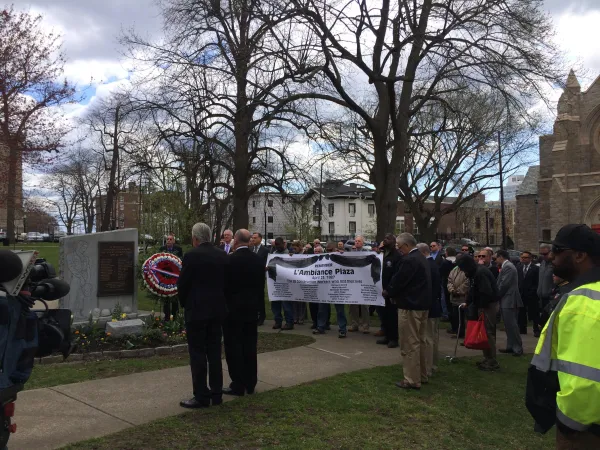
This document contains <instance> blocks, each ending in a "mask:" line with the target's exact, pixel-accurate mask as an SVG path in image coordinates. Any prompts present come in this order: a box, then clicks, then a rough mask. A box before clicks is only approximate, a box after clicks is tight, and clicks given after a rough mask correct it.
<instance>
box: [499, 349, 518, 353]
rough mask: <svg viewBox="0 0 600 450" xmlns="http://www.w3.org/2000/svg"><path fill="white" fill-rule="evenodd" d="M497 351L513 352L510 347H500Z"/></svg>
mask: <svg viewBox="0 0 600 450" xmlns="http://www.w3.org/2000/svg"><path fill="white" fill-rule="evenodd" d="M498 351H499V352H500V353H514V352H513V349H512V348H501V349H499V350H498Z"/></svg>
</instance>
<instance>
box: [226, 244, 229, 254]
mask: <svg viewBox="0 0 600 450" xmlns="http://www.w3.org/2000/svg"><path fill="white" fill-rule="evenodd" d="M225 253H229V244H225Z"/></svg>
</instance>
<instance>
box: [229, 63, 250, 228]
mask: <svg viewBox="0 0 600 450" xmlns="http://www.w3.org/2000/svg"><path fill="white" fill-rule="evenodd" d="M238 68H240V69H242V70H240V71H239V72H240V76H238V78H237V99H236V100H237V104H236V107H237V110H236V112H235V124H234V128H235V130H234V132H235V156H234V173H233V217H232V219H233V231H234V232H235V230H239V229H240V228H248V222H249V218H248V199H249V198H250V194H249V193H248V181H249V171H250V167H249V161H248V158H249V154H248V144H249V138H250V129H251V125H250V122H251V120H252V110H251V109H250V108H249V106H248V98H247V96H246V84H247V80H246V74H247V70H245V69H244V68H245V63H241V64H238Z"/></svg>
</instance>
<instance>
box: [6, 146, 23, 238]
mask: <svg viewBox="0 0 600 450" xmlns="http://www.w3.org/2000/svg"><path fill="white" fill-rule="evenodd" d="M9 136H10V135H9ZM18 161H19V149H18V146H17V143H16V142H15V140H13V139H11V138H10V137H9V138H8V180H7V181H8V186H7V190H6V239H5V240H4V245H5V246H9V245H10V243H11V242H12V240H13V239H14V238H15V210H16V202H15V200H16V199H15V196H16V193H17V178H18V177H17V171H18V170H19V167H18ZM21 183H22V181H21Z"/></svg>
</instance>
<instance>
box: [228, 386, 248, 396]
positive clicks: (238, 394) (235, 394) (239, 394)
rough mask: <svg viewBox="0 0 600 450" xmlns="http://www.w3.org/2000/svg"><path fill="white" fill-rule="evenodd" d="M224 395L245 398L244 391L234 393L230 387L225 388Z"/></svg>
mask: <svg viewBox="0 0 600 450" xmlns="http://www.w3.org/2000/svg"><path fill="white" fill-rule="evenodd" d="M223 394H225V395H234V396H236V397H243V396H244V391H241V392H240V391H234V390H233V389H231V388H230V387H226V388H223Z"/></svg>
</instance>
